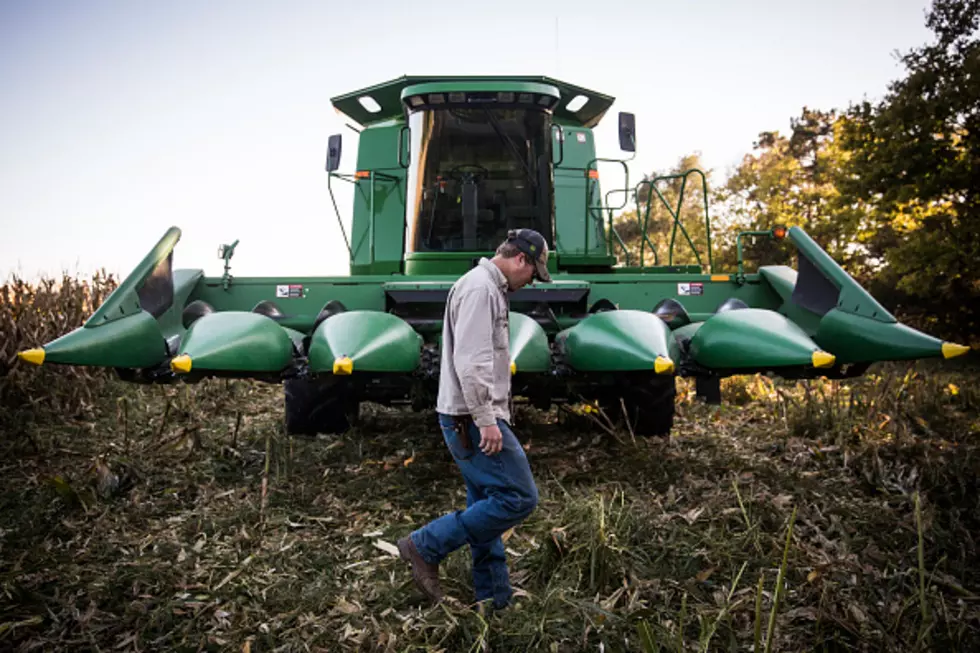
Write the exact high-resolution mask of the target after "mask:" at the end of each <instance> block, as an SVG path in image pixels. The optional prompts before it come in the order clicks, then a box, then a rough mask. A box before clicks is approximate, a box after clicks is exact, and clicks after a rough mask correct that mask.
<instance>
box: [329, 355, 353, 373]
mask: <svg viewBox="0 0 980 653" xmlns="http://www.w3.org/2000/svg"><path fill="white" fill-rule="evenodd" d="M353 372H354V361H352V360H351V359H349V358H348V357H346V356H341V357H340V358H338V359H337V360H335V361H334V362H333V373H334V374H352V373H353Z"/></svg>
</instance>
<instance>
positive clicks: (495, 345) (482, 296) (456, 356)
mask: <svg viewBox="0 0 980 653" xmlns="http://www.w3.org/2000/svg"><path fill="white" fill-rule="evenodd" d="M509 404H510V331H509V307H508V304H507V278H506V277H505V276H504V275H503V273H502V272H501V271H500V269H499V268H498V267H497V266H496V265H494V264H493V263H491V262H490V261H489V260H488V259H486V258H481V259H480V262H479V265H477V266H475V267H473V269H471V270H470V271H469V272H467V273H466V274H464V275H463V276H462V277H460V278H459V279H458V280H457V281H456V283H455V284H453V287H452V288H451V289H450V290H449V296H448V298H447V300H446V312H445V315H444V317H443V326H442V359H441V365H440V369H439V398H438V400H437V401H436V410H437V411H439V412H440V413H443V414H446V415H471V416H472V417H473V421H474V422H476V425H477V426H492V425H493V424H496V420H497V419H502V420H504V421H507V422H510V405H509Z"/></svg>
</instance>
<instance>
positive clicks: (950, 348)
mask: <svg viewBox="0 0 980 653" xmlns="http://www.w3.org/2000/svg"><path fill="white" fill-rule="evenodd" d="M968 351H970V348H969V347H967V346H966V345H957V344H956V343H955V342H944V343H943V358H956V357H957V356H962V355H963V354H965V353H966V352H968ZM42 358H43V357H42Z"/></svg>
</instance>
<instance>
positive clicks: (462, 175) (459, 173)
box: [449, 163, 490, 182]
mask: <svg viewBox="0 0 980 653" xmlns="http://www.w3.org/2000/svg"><path fill="white" fill-rule="evenodd" d="M465 169H476V170H477V171H479V173H483V174H479V173H474V172H466V170H465ZM489 176H490V171H489V170H487V169H486V168H484V167H483V166H481V165H477V164H475V163H464V164H462V165H458V166H455V167H454V168H453V169H452V170H450V171H449V178H450V179H452V180H454V181H459V182H462V181H469V180H471V179H472V180H474V181H479V179H480V178H481V177H489Z"/></svg>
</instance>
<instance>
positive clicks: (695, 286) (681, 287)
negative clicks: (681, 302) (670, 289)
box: [677, 283, 704, 296]
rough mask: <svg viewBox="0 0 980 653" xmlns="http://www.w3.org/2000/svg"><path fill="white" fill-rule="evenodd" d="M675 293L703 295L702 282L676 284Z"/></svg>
mask: <svg viewBox="0 0 980 653" xmlns="http://www.w3.org/2000/svg"><path fill="white" fill-rule="evenodd" d="M677 294H678V295H681V296H689V295H703V294H704V284H703V283H679V284H677Z"/></svg>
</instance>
